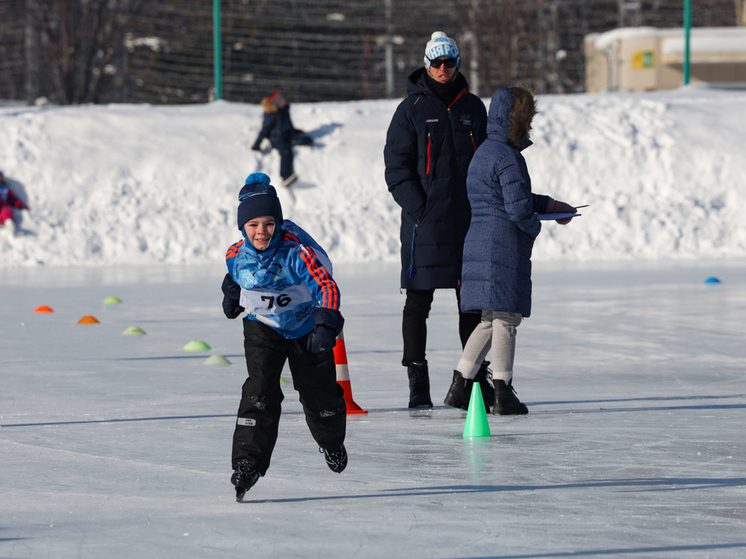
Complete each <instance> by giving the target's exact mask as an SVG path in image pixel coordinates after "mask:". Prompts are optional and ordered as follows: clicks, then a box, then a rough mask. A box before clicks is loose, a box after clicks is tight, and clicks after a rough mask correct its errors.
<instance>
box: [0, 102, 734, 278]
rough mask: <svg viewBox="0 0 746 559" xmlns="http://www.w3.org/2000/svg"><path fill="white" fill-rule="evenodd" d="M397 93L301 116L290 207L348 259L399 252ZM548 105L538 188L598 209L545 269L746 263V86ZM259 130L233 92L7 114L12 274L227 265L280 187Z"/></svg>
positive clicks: (560, 236)
mask: <svg viewBox="0 0 746 559" xmlns="http://www.w3.org/2000/svg"><path fill="white" fill-rule="evenodd" d="M485 101H486V102H489V98H487V99H485ZM397 103H398V101H363V102H353V103H315V104H298V105H295V106H293V107H292V109H291V114H292V116H293V121H294V123H295V125H296V126H297V127H299V128H302V129H304V130H306V131H308V132H310V133H311V134H312V135H313V136H314V137H315V139H316V146H315V147H313V148H303V147H301V148H298V149H297V154H298V155H297V158H296V171H297V173H298V175H299V177H300V179H301V183H300V184H298V185H296V186H295V187H293V188H292V189H291V190H289V191H287V192H282V193H281V196H282V201H283V208H284V210H285V215H286V216H288V217H290V218H291V219H293V220H294V221H296V222H297V223H299V224H301V225H302V226H303V227H304V228H306V229H307V230H308V231H309V232H310V233H311V234H312V235H314V237H316V239H317V240H318V241H319V242H320V243H321V244H322V246H324V247H326V248H328V250H329V253H330V256H331V257H332V260H333V261H334V262H335V263H338V262H343V261H347V262H349V261H370V260H375V261H396V260H397V258H398V250H399V242H398V230H399V209H398V207H397V206H396V204H395V203H394V201H393V199H392V197H391V196H390V195H389V193H388V191H387V189H386V185H385V182H384V180H383V145H384V141H385V134H386V129H387V127H388V124H389V121H390V119H391V115H392V114H393V112H394V109H395V107H396V104H397ZM539 109H540V111H541V112H540V114H539V115H538V116H537V118H536V122H535V127H534V134H533V139H534V142H535V145H534V146H532V147H531V148H529V149H527V150H526V151H525V152H524V153H525V155H526V158H527V160H528V165H529V170H530V171H531V175H532V181H533V185H534V190H535V191H536V192H540V193H546V194H550V195H552V196H554V197H556V198H558V199H561V200H565V201H567V202H570V203H572V204H575V205H580V204H590V207H588V208H585V209H584V210H583V214H584V215H583V218H582V219H581V220H577V223H573V224H572V227H565V228H561V229H560V228H556V227H545V232H544V233H543V234H542V237H541V239H540V242H539V243H538V244H537V246H536V249H535V259H536V260H537V261H540V260H560V259H561V260H575V261H598V260H632V259H639V258H645V259H657V258H669V259H670V258H673V259H697V258H702V257H707V258H715V257H739V258H743V257H746V228H744V225H743V219H742V215H743V209H744V208H746V157H744V156H743V151H744V145H745V144H746V129H744V126H743V123H742V122H741V120H742V119H741V118H740V117H739V116H738V115H743V114H746V92H744V91H717V90H710V89H697V88H687V89H682V90H680V91H673V92H661V93H649V94H644V95H643V94H597V95H559V96H546V97H542V98H540V100H539ZM260 125H261V108H260V107H259V106H258V105H243V104H234V103H225V102H219V103H213V104H209V105H190V106H177V107H174V106H171V107H154V106H147V105H108V106H93V105H92V106H82V107H62V108H60V107H17V106H15V107H5V108H2V107H0V130H2V133H1V134H0V169H1V170H3V171H4V173H5V175H6V177H7V178H8V179H10V180H11V181H12V184H13V186H14V187H15V188H16V189H17V190H18V191H19V194H22V195H25V197H26V199H27V200H28V202H29V204H30V205H31V212H30V213H28V214H25V213H24V214H22V217H23V223H22V227H23V228H24V230H26V231H27V232H28V234H26V235H22V236H20V237H17V238H8V236H7V235H4V234H0V254H2V262H1V263H0V266H1V267H9V266H35V265H38V264H45V265H56V266H65V265H77V264H81V265H96V266H98V265H103V264H106V265H117V264H156V263H168V264H201V265H209V264H211V263H214V262H217V261H220V260H221V259H222V257H223V254H224V252H225V249H226V247H227V246H228V245H229V244H230V243H231V242H233V241H234V239H235V237H236V230H235V208H236V197H237V193H238V190H239V189H240V187H241V185H243V181H244V179H245V177H246V176H247V175H248V174H249V173H251V172H254V171H264V172H267V173H268V174H270V176H272V177H273V180H274V181H275V184H279V176H278V172H279V158H278V156H277V153H276V152H272V153H270V154H266V155H262V154H260V153H257V152H253V151H251V149H250V147H251V145H252V144H253V142H254V139H255V138H256V134H257V132H258V130H259V127H260Z"/></svg>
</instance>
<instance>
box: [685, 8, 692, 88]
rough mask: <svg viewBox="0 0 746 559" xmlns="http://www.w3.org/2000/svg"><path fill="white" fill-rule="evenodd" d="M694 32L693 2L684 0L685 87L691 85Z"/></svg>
mask: <svg viewBox="0 0 746 559" xmlns="http://www.w3.org/2000/svg"><path fill="white" fill-rule="evenodd" d="M691 32H692V5H691V0H684V85H689V66H690V64H691V62H690V59H689V36H690V35H691Z"/></svg>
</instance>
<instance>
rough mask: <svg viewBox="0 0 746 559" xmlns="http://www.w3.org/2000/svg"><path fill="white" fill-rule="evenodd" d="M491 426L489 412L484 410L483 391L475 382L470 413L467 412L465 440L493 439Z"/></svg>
mask: <svg viewBox="0 0 746 559" xmlns="http://www.w3.org/2000/svg"><path fill="white" fill-rule="evenodd" d="M491 436H492V434H491V433H490V424H489V421H487V411H486V410H485V409H484V400H483V399H482V389H481V388H480V387H479V383H478V382H475V383H474V385H473V386H472V388H471V399H470V400H469V411H467V412H466V424H465V425H464V438H465V439H474V438H476V437H491Z"/></svg>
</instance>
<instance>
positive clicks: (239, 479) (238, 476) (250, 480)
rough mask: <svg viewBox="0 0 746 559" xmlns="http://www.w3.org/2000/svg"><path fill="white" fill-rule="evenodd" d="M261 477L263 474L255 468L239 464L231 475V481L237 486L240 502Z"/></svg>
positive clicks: (237, 496)
mask: <svg viewBox="0 0 746 559" xmlns="http://www.w3.org/2000/svg"><path fill="white" fill-rule="evenodd" d="M260 477H261V474H260V473H259V472H257V471H256V470H255V469H254V468H252V467H250V466H247V465H246V464H239V465H238V467H236V469H235V470H234V471H233V475H232V476H231V483H232V484H233V485H235V486H236V501H238V502H239V503H240V502H241V500H242V499H243V496H244V495H246V492H247V491H248V490H249V489H251V488H252V487H254V485H255V484H256V482H257V481H259V478H260Z"/></svg>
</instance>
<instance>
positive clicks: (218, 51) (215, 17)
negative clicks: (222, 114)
mask: <svg viewBox="0 0 746 559" xmlns="http://www.w3.org/2000/svg"><path fill="white" fill-rule="evenodd" d="M212 38H213V45H212V50H213V58H214V66H215V99H216V100H217V99H222V98H223V67H222V47H221V43H222V42H223V40H222V37H221V36H220V0H212Z"/></svg>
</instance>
